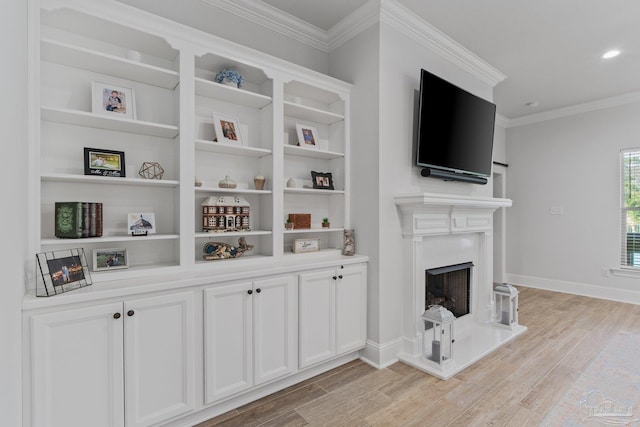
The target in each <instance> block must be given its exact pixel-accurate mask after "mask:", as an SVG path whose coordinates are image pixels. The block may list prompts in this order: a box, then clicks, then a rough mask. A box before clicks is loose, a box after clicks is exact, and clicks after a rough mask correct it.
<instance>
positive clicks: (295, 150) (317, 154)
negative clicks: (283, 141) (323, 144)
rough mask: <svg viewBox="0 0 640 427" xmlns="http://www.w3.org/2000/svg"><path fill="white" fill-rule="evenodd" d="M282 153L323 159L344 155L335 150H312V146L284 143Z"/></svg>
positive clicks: (337, 157)
mask: <svg viewBox="0 0 640 427" xmlns="http://www.w3.org/2000/svg"><path fill="white" fill-rule="evenodd" d="M284 154H288V155H290V156H299V157H310V158H312V159H323V160H332V159H339V158H342V157H344V153H338V152H336V151H323V150H314V149H313V148H306V147H298V146H297V145H285V146H284Z"/></svg>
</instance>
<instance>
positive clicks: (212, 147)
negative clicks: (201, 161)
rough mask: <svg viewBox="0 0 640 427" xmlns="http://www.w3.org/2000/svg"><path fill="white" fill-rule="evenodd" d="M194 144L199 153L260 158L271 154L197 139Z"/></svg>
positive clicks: (266, 151)
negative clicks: (207, 152) (208, 152)
mask: <svg viewBox="0 0 640 427" xmlns="http://www.w3.org/2000/svg"><path fill="white" fill-rule="evenodd" d="M195 144H196V150H199V151H210V152H212V153H218V154H230V155H233V156H243V157H256V158H262V157H267V156H270V155H271V154H273V153H272V151H271V150H267V149H264V148H254V147H246V146H244V145H233V144H226V143H223V142H213V141H206V140H204V139H197V140H196V141H195Z"/></svg>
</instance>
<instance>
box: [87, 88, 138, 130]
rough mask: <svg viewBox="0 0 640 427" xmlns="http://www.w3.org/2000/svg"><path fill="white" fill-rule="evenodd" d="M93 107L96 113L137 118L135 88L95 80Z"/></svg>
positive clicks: (92, 91)
mask: <svg viewBox="0 0 640 427" xmlns="http://www.w3.org/2000/svg"><path fill="white" fill-rule="evenodd" d="M91 101H92V102H91V108H92V111H93V113H94V114H102V115H106V116H115V117H121V118H124V119H131V120H135V118H136V106H135V99H134V94H133V89H132V88H128V87H122V86H117V85H113V84H110V83H103V82H98V81H95V80H94V81H93V82H92V84H91Z"/></svg>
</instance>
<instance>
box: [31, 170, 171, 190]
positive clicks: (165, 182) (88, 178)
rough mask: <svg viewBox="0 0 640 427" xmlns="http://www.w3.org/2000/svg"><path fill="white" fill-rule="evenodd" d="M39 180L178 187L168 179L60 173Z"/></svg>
mask: <svg viewBox="0 0 640 427" xmlns="http://www.w3.org/2000/svg"><path fill="white" fill-rule="evenodd" d="M40 179H41V180H42V181H46V182H68V183H80V184H82V183H88V184H105V185H135V186H144V187H177V186H178V185H179V182H178V181H175V180H170V179H144V178H119V177H113V176H92V175H73V174H62V173H60V174H55V173H52V174H42V175H41V176H40Z"/></svg>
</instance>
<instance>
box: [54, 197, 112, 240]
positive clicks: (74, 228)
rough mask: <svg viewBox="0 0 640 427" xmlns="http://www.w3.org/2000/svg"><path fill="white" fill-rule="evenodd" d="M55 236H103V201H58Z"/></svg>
mask: <svg viewBox="0 0 640 427" xmlns="http://www.w3.org/2000/svg"><path fill="white" fill-rule="evenodd" d="M55 222H56V224H55V236H56V237H60V238H64V239H81V238H87V237H101V236H102V203H93V202H56V204H55Z"/></svg>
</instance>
